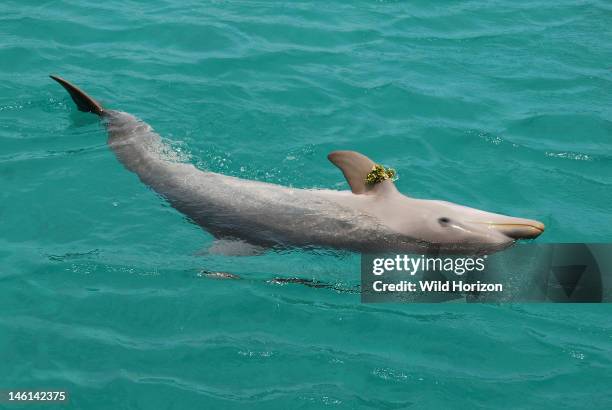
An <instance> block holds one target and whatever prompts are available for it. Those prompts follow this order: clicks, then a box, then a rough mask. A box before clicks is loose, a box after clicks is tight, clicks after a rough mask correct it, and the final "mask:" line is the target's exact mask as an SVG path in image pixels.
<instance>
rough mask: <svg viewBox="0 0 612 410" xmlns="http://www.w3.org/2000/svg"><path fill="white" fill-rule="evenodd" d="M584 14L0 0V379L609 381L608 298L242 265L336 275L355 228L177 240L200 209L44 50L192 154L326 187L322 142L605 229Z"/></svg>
mask: <svg viewBox="0 0 612 410" xmlns="http://www.w3.org/2000/svg"><path fill="white" fill-rule="evenodd" d="M610 27H612V8H611V6H610V3H609V2H605V1H557V2H539V1H534V2H518V3H517V2H513V1H509V0H505V1H493V2H485V1H466V2H460V1H450V2H444V3H440V2H436V3H435V4H430V2H425V1H419V2H411V3H410V4H407V3H403V2H394V1H359V2H352V3H350V4H349V3H348V2H339V1H326V2H286V3H275V2H265V1H258V2H245V1H232V2H224V1H207V2H199V1H198V2H195V1H191V2H187V1H185V2H181V4H174V3H172V2H166V1H161V0H151V1H149V2H146V3H145V2H142V3H139V2H133V1H128V2H125V1H121V2H119V1H104V2H93V1H87V2H85V1H76V0H71V1H63V2H59V1H48V2H17V1H3V2H2V4H1V5H0V144H1V146H2V148H1V150H0V182H1V186H2V190H1V193H0V195H1V197H0V198H1V200H0V245H1V246H0V363H1V364H0V389H3V388H5V389H6V388H19V389H26V388H29V389H37V388H38V389H40V388H44V389H48V388H56V389H64V390H67V391H68V392H69V394H70V396H71V401H70V406H71V407H73V408H84V409H109V408H114V409H123V408H125V409H152V408H165V409H170V408H175V409H191V408H222V409H233V408H279V409H287V408H300V409H306V408H334V409H336V408H338V409H352V408H382V409H400V408H409V407H412V408H449V407H451V408H467V407H476V408H487V407H492V406H493V407H497V408H499V407H502V408H534V407H537V408H559V407H574V408H576V407H578V408H579V407H583V406H584V405H585V404H586V403H588V405H589V406H591V407H593V408H602V409H603V408H610V407H611V406H612V394H611V393H610V388H609V386H610V385H612V376H611V374H612V324H611V322H610V314H611V310H610V307H609V306H605V305H586V306H578V305H568V306H561V305H460V304H439V305H392V304H389V305H363V304H361V303H360V302H359V295H358V294H356V293H354V292H338V291H334V290H330V289H317V288H309V287H305V286H300V285H296V284H287V285H275V284H271V283H269V282H267V281H268V280H270V279H272V278H275V277H300V278H306V279H313V278H314V279H319V280H322V281H325V282H329V283H333V284H337V285H338V287H341V288H344V289H353V288H354V286H355V285H357V284H358V283H359V257H358V255H353V254H349V253H337V252H324V251H320V252H298V251H292V252H285V253H274V252H270V253H267V254H264V255H261V256H256V257H224V256H210V255H206V254H204V255H198V254H200V253H202V252H201V251H202V249H205V248H206V247H207V246H208V245H209V244H210V243H211V241H212V239H211V236H210V235H209V234H208V233H206V232H204V231H202V230H201V229H200V228H198V227H197V226H195V225H193V224H191V223H190V222H189V221H187V220H186V219H185V218H184V217H183V216H181V215H180V214H179V213H178V212H177V211H175V210H174V209H173V208H171V207H169V206H168V205H167V204H166V203H165V202H164V200H162V199H161V198H160V197H158V196H156V195H155V194H154V193H153V192H152V191H150V190H149V189H148V188H147V187H145V186H144V185H143V184H141V183H140V182H139V180H138V179H137V177H136V176H135V175H133V174H131V173H129V172H127V171H126V170H125V169H124V168H123V167H122V166H121V165H120V164H119V163H118V162H117V160H116V159H115V158H114V157H113V155H112V153H111V152H110V151H109V150H108V149H107V148H106V146H105V133H104V130H103V128H102V127H101V126H100V125H99V124H98V122H97V120H96V118H94V117H93V116H91V115H87V114H83V113H78V112H76V110H75V109H74V106H73V104H72V102H71V101H70V100H69V98H68V96H67V95H66V93H65V92H64V90H62V89H61V88H60V87H59V86H58V85H57V84H55V83H53V82H52V81H51V80H50V79H49V78H48V77H47V75H48V74H50V73H55V74H59V75H62V76H64V77H65V78H67V79H69V80H71V81H73V82H75V83H76V84H78V85H80V86H82V87H83V88H84V89H85V90H87V91H88V92H89V93H90V94H92V95H93V96H94V97H95V98H97V99H99V100H100V101H102V102H103V103H104V104H106V105H107V106H109V107H112V108H117V109H121V110H125V111H128V112H131V113H133V114H135V115H137V116H139V117H140V118H142V119H144V120H145V121H147V122H148V123H149V124H151V125H152V126H153V127H155V129H156V130H157V131H158V132H159V133H160V134H161V135H162V136H164V137H166V138H167V139H168V140H171V141H173V147H174V149H175V150H176V151H177V152H180V153H181V154H182V155H183V156H184V158H185V160H187V161H190V162H192V163H194V164H197V165H198V166H200V167H202V168H207V169H212V170H215V171H218V172H223V173H226V174H231V175H236V176H240V177H243V178H250V179H257V180H263V181H269V182H274V183H279V184H285V185H293V186H296V187H325V188H339V189H344V188H346V187H347V186H346V183H345V182H344V181H343V179H342V177H341V174H340V173H339V172H338V171H337V169H335V168H334V167H333V166H331V165H330V164H329V163H328V162H327V160H326V158H325V157H326V154H327V153H328V152H329V151H332V150H335V149H354V150H358V151H361V152H364V153H365V154H367V155H368V156H370V157H372V158H374V159H375V160H376V161H379V162H381V163H383V164H386V165H388V166H392V167H394V168H396V169H397V170H398V172H399V175H400V179H399V181H398V182H397V185H398V187H399V188H400V190H402V191H403V192H404V193H407V194H410V195H412V196H416V197H429V198H440V199H445V200H450V201H453V202H458V203H462V204H466V205H469V206H473V207H477V208H482V209H486V210H490V211H497V212H501V213H506V214H510V215H515V216H522V217H528V218H533V219H538V220H541V221H543V222H544V223H546V225H547V231H546V232H545V233H544V235H542V236H541V237H540V238H539V239H538V241H542V242H571V241H585V242H609V241H610V239H611V237H612V235H611V228H610V226H611V222H612V218H611V216H610V204H611V203H612V189H611V187H612V178H611V177H612V172H611V166H612V142H611V141H610V136H611V135H612V97H611V91H612V87H611V81H612V31H611V30H610ZM202 270H209V271H227V272H231V273H233V274H236V275H240V276H241V277H242V280H213V279H208V278H206V277H204V276H202V275H201V274H200V272H201V271H202ZM0 406H2V405H1V404H0ZM5 406H6V407H7V408H14V407H15V406H11V405H5ZM49 407H52V406H49ZM46 408H47V407H46Z"/></svg>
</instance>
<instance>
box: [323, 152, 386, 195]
mask: <svg viewBox="0 0 612 410" xmlns="http://www.w3.org/2000/svg"><path fill="white" fill-rule="evenodd" d="M327 159H329V160H330V161H331V163H332V164H334V165H335V166H337V167H338V168H340V170H341V171H342V173H343V174H344V177H345V178H346V182H348V184H349V185H350V187H351V191H352V192H353V193H354V194H378V193H381V192H388V191H393V190H394V187H395V185H394V184H393V181H392V180H391V179H387V180H386V181H382V182H380V183H377V184H375V185H368V184H367V183H366V178H367V176H368V174H369V173H370V172H371V171H372V170H373V169H374V166H375V165H376V163H375V162H374V161H372V160H371V159H370V158H368V157H366V156H365V155H363V154H360V153H358V152H355V151H334V152H332V153H330V154H329V155H328V156H327Z"/></svg>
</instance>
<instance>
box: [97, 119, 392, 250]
mask: <svg viewBox="0 0 612 410" xmlns="http://www.w3.org/2000/svg"><path fill="white" fill-rule="evenodd" d="M106 121H107V128H108V132H109V138H108V144H109V146H110V147H111V148H112V149H113V151H114V152H115V154H116V155H117V157H118V159H119V160H120V161H121V162H122V163H123V164H124V166H125V167H126V168H128V169H129V170H130V171H132V172H134V173H136V174H137V175H138V176H139V178H140V179H141V181H142V182H143V183H145V184H146V185H148V186H150V187H151V188H152V189H153V190H154V191H156V192H157V193H158V194H160V195H161V196H163V197H164V198H166V199H167V200H168V201H169V202H170V204H171V205H172V206H173V207H174V208H176V209H177V210H179V211H180V212H182V213H184V214H185V215H187V216H188V217H189V218H190V219H192V220H193V221H194V222H195V223H197V224H198V225H200V226H202V227H204V228H205V229H206V230H208V231H209V232H210V233H212V234H213V235H215V236H217V237H219V238H225V237H230V238H232V237H233V238H239V239H243V240H246V241H248V242H251V243H253V244H261V245H266V246H283V247H288V246H323V247H335V248H345V249H354V250H374V249H376V248H378V247H379V246H382V245H384V246H382V247H383V248H384V249H388V248H389V244H390V242H393V241H397V242H398V243H397V245H398V246H400V245H401V244H400V243H399V242H404V241H403V240H402V239H400V238H399V236H398V235H395V234H394V233H392V232H389V231H388V230H387V229H385V228H384V227H383V226H382V225H381V224H379V223H378V221H377V220H376V219H375V218H374V217H372V216H370V215H368V214H365V213H363V212H361V211H359V210H358V209H354V208H351V207H346V206H343V205H342V204H341V203H340V202H339V201H336V200H334V197H335V196H336V195H337V196H341V193H339V192H336V191H318V190H304V189H294V188H289V187H283V186H280V185H275V184H270V183H265V182H258V181H251V180H243V179H239V178H235V177H231V176H226V175H221V174H217V173H214V172H206V171H202V170H199V169H197V168H196V167H195V166H193V165H192V164H188V163H181V162H177V161H178V160H177V158H174V157H173V151H172V150H171V148H170V147H168V146H167V145H166V144H164V143H163V141H162V139H161V137H160V136H159V135H158V134H156V133H155V132H154V131H153V130H152V129H151V127H150V126H149V125H147V124H145V123H143V122H142V121H140V120H138V119H137V118H136V117H134V116H132V115H130V114H127V113H123V112H118V111H107V113H106Z"/></svg>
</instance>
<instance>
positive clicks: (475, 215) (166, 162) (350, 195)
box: [51, 76, 544, 254]
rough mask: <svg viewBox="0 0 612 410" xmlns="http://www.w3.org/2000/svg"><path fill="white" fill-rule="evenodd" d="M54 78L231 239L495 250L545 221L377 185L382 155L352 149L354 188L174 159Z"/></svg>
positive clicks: (340, 156) (172, 193) (118, 142)
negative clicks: (291, 181) (307, 185)
mask: <svg viewBox="0 0 612 410" xmlns="http://www.w3.org/2000/svg"><path fill="white" fill-rule="evenodd" d="M51 78H53V79H54V80H55V81H57V82H58V83H60V84H61V85H62V86H63V87H64V88H65V89H66V90H67V91H68V92H69V93H70V96H71V97H72V99H73V100H74V102H75V103H76V105H77V107H78V109H79V110H81V111H85V112H92V113H94V114H97V115H98V116H100V117H102V119H103V120H104V121H105V123H106V127H107V130H108V145H109V146H110V147H111V149H112V150H113V151H114V152H115V154H116V156H117V158H118V159H119V160H120V161H121V162H122V163H123V165H124V166H125V167H126V168H127V169H129V170H130V171H132V172H134V173H136V174H137V175H138V177H139V178H140V180H141V181H142V182H144V183H145V184H146V185H148V186H150V187H151V188H152V189H153V190H155V191H156V192H157V193H159V194H160V195H162V196H163V197H164V198H166V199H167V200H168V201H169V202H170V204H171V205H172V206H173V207H174V208H176V209H177V210H179V211H180V212H182V213H183V214H185V215H187V216H188V217H189V218H191V220H193V221H194V222H195V223H197V224H198V225H200V226H202V227H203V228H205V229H206V230H207V231H209V232H210V233H212V234H213V235H214V236H215V237H216V238H218V239H220V240H223V241H225V242H227V241H239V242H242V243H246V244H250V245H255V246H262V247H330V248H336V249H348V250H354V251H368V252H383V251H394V252H418V253H437V252H442V253H465V254H468V253H483V252H494V251H497V250H500V249H503V248H506V247H508V246H510V245H511V244H512V243H514V241H515V240H516V239H529V238H535V237H537V236H538V235H539V234H541V233H542V232H543V230H544V225H543V224H542V223H540V222H538V221H533V220H529V219H521V218H514V217H509V216H504V215H499V214H494V213H490V212H485V211H481V210H477V209H473V208H468V207H464V206H460V205H456V204H452V203H449V202H443V201H436V200H423V199H415V198H409V197H406V196H404V195H402V194H401V193H400V192H399V191H398V190H397V189H396V188H395V185H394V184H393V182H392V181H391V180H390V179H387V180H385V181H383V182H380V183H377V184H375V185H368V184H367V183H366V182H365V178H366V176H367V175H368V173H369V172H370V171H372V169H373V167H374V165H375V163H374V162H372V161H371V160H370V159H369V158H367V157H365V156H363V155H361V154H359V153H356V152H352V151H336V152H332V153H331V154H330V155H329V156H328V158H329V160H330V161H331V162H332V163H333V164H334V165H336V166H337V167H338V168H340V170H341V171H342V172H343V174H344V176H345V177H346V179H347V181H348V183H349V185H350V187H351V191H335V190H315V189H294V188H290V187H284V186H280V185H275V184H270V183H264V182H258V181H251V180H244V179H240V178H235V177H231V176H226V175H221V174H218V173H214V172H206V171H202V170H199V169H197V168H196V167H194V166H193V165H192V164H187V163H180V162H176V161H173V160H171V159H170V158H169V155H168V153H169V152H171V150H170V148H169V147H168V146H167V145H166V144H164V142H163V141H162V139H161V138H160V136H159V135H157V134H156V133H155V132H154V131H153V129H152V128H151V127H150V126H149V125H147V124H146V123H144V122H142V121H141V120H139V119H138V118H136V117H134V116H132V115H130V114H127V113H124V112H120V111H113V110H108V109H106V108H103V107H102V106H101V105H100V104H99V103H98V102H97V101H95V100H94V99H93V98H91V97H89V96H88V95H87V94H85V93H84V92H83V91H81V90H80V89H78V88H77V87H76V86H74V85H73V84H71V83H69V82H68V81H66V80H64V79H62V78H60V77H56V76H51ZM230 248H231V246H230ZM230 252H231V251H230ZM236 253H240V252H236Z"/></svg>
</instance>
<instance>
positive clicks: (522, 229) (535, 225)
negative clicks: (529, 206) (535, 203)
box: [472, 221, 545, 239]
mask: <svg viewBox="0 0 612 410" xmlns="http://www.w3.org/2000/svg"><path fill="white" fill-rule="evenodd" d="M472 223H474V224H479V225H487V227H488V228H489V229H494V230H496V231H498V232H500V233H502V234H504V235H506V236H508V237H510V238H512V239H533V238H537V237H538V236H540V235H541V234H542V232H544V228H545V227H544V224H543V223H541V222H537V221H534V222H532V223H512V222H509V223H499V222H482V221H478V222H477V221H473V222H472Z"/></svg>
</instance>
